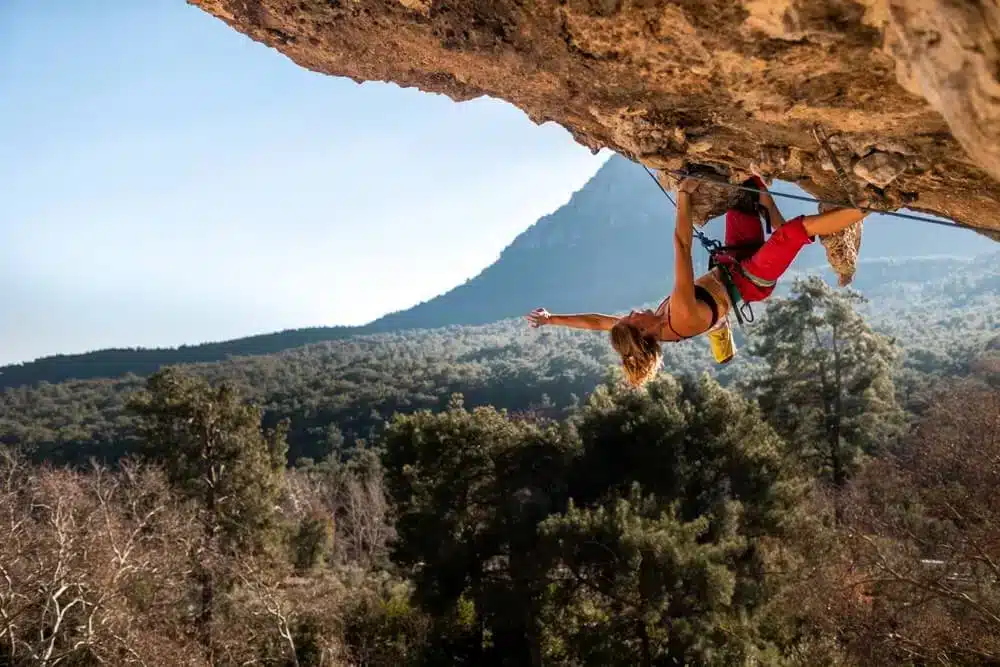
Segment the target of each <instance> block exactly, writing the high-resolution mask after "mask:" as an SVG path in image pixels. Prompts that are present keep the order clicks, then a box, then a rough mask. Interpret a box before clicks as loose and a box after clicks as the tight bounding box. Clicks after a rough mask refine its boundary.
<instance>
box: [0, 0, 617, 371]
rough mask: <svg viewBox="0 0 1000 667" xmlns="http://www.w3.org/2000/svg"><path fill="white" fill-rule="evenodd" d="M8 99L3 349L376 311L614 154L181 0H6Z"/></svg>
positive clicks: (1, 5) (500, 108)
mask: <svg viewBox="0 0 1000 667" xmlns="http://www.w3.org/2000/svg"><path fill="white" fill-rule="evenodd" d="M0 100H3V103H2V104H0V153H2V154H3V156H4V159H3V160H0V200H2V202H0V285H2V288H0V364H3V363H9V362H15V361H24V360H29V359H33V358H35V357H38V356H42V355H47V354H54V353H71V352H81V351H86V350H92V349H98V348H103V347H113V346H137V345H139V346H159V345H178V344H181V343H196V342H201V341H208V340H222V339H227V338H233V337H239V336H243V335H248V334H252V333H259V332H266V331H274V330H279V329H284V328H291V327H300V326H315V325H331V324H357V323H362V322H366V321H369V320H371V319H374V318H375V317H377V316H379V315H381V314H382V313H384V312H387V311H391V310H397V309H400V308H404V307H407V306H409V305H412V304H414V303H417V302H419V301H421V300H424V299H427V298H430V297H432V296H434V295H436V294H438V293H440V292H442V291H445V290H447V289H449V288H450V287H452V286H454V285H456V284H458V283H461V282H463V281H464V280H465V279H467V278H469V277H471V276H473V275H475V274H476V273H477V272H478V271H479V270H480V269H482V268H483V267H485V266H486V265H488V264H489V263H491V262H492V261H493V260H494V259H496V257H497V255H498V254H499V252H500V250H501V249H502V248H503V247H504V246H505V245H506V244H507V243H509V242H510V241H511V240H512V239H513V238H514V237H515V236H516V235H517V234H518V233H519V232H521V231H522V230H524V229H525V228H526V227H528V226H529V225H530V224H531V223H532V222H534V221H535V220H536V219H537V218H538V217H540V216H541V215H544V214H545V213H548V212H551V211H553V210H555V209H556V208H558V207H559V206H560V205H562V204H563V203H565V202H566V201H567V200H568V199H569V197H570V195H571V194H572V192H573V191H575V190H576V189H578V188H580V187H581V186H582V185H583V184H584V183H585V182H586V181H587V179H588V178H589V177H590V176H591V175H592V174H593V173H594V172H595V171H596V170H597V168H598V167H599V166H600V164H601V163H602V162H603V161H604V160H605V159H606V158H607V154H601V155H598V156H593V155H591V154H590V152H589V151H587V150H586V149H584V148H583V147H581V146H579V145H577V144H575V143H574V142H573V141H572V139H571V137H570V136H569V134H568V133H567V132H565V131H564V130H563V129H562V128H560V127H558V126H555V125H553V124H547V125H544V126H541V127H540V126H536V125H534V124H533V123H531V122H530V121H529V120H528V119H527V117H526V116H525V115H524V114H523V113H521V112H520V111H519V110H517V109H515V108H514V107H512V106H510V105H507V104H505V103H502V102H497V101H494V100H487V99H481V100H475V101H472V102H466V103H463V104H455V103H453V102H452V101H450V100H449V99H447V98H444V97H441V96H436V95H428V94H425V93H420V92H418V91H416V90H404V89H400V88H398V87H396V86H394V85H389V84H376V83H368V84H364V85H358V84H355V83H353V82H351V81H348V80H345V79H336V78H333V77H329V76H322V75H319V74H314V73H312V72H308V71H306V70H304V69H301V68H299V67H298V66H296V65H294V64H293V63H292V62H291V61H289V60H288V59H286V58H285V57H284V56H282V55H281V54H279V53H278V52H276V51H274V50H271V49H269V48H267V47H265V46H263V45H261V44H257V43H254V42H252V41H250V40H249V39H247V38H245V37H243V36H242V35H240V34H238V33H236V32H235V31H233V30H231V29H229V28H228V27H226V26H225V25H224V24H223V23H221V22H220V21H217V20H216V19H214V18H212V17H211V16H209V15H207V14H205V13H203V12H201V11H200V10H198V9H195V8H193V7H190V6H188V5H186V4H185V3H184V2H182V1H181V0H142V2H128V3H126V2H118V1H116V0H88V1H87V2H80V1H79V0H48V1H46V2H38V1H37V0H2V2H0Z"/></svg>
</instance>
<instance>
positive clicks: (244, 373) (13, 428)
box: [0, 257, 1000, 462]
mask: <svg viewBox="0 0 1000 667" xmlns="http://www.w3.org/2000/svg"><path fill="white" fill-rule="evenodd" d="M995 266H996V258H992V257H991V258H986V259H985V260H984V261H970V260H960V259H938V260H929V259H928V260H910V261H902V262H901V261H882V262H871V263H867V264H866V265H865V266H864V267H863V270H862V271H860V272H859V277H858V282H857V286H858V287H859V288H861V290H862V291H863V293H865V294H866V295H867V296H868V298H869V299H870V300H871V301H870V303H868V304H862V305H861V306H860V307H859V311H860V312H862V313H864V314H865V316H866V317H867V318H868V321H869V322H870V323H871V324H872V326H873V327H874V328H875V329H876V330H879V331H883V332H886V333H888V334H890V335H892V336H895V337H896V338H897V339H898V340H899V343H900V345H901V346H902V349H903V351H904V355H905V356H904V359H905V363H904V366H903V368H902V369H901V370H900V371H899V373H900V377H901V378H902V379H903V380H905V384H904V385H902V386H901V390H902V391H903V392H904V393H910V392H918V390H920V389H921V388H923V387H925V386H926V385H927V384H928V383H929V382H930V380H928V379H927V378H930V377H933V375H934V374H935V373H939V372H947V373H962V372H964V369H967V367H968V364H969V363H970V361H971V360H972V359H975V358H976V357H977V356H978V355H980V354H981V353H982V352H983V351H984V350H985V349H986V345H987V343H988V341H989V340H990V339H992V338H993V337H995V336H996V335H997V333H998V330H1000V274H998V272H997V271H996V269H995V268H994V267H995ZM827 276H828V279H829V280H832V274H830V273H829V272H828V273H827ZM793 279H794V276H790V279H789V281H788V283H787V284H786V286H785V287H783V289H782V290H781V291H780V292H779V294H787V293H788V289H789V286H790V285H791V284H792V281H793ZM757 314H758V317H759V318H762V317H763V314H764V309H763V308H761V307H760V306H758V307H757ZM760 326H761V323H760V321H758V322H757V323H755V324H753V325H751V326H750V328H749V329H748V331H749V332H750V335H751V336H753V335H754V332H755V331H757V330H759V328H760ZM737 343H738V345H739V347H740V348H741V351H740V354H739V356H738V357H737V360H736V361H735V362H734V363H731V364H729V365H727V366H725V367H722V368H718V367H715V366H714V364H713V363H712V361H711V355H710V353H709V350H708V347H707V343H706V342H705V341H704V340H702V339H695V340H692V341H688V342H685V343H682V344H677V345H665V346H664V353H665V358H664V363H665V367H666V369H667V371H669V372H680V373H699V372H702V371H709V372H711V373H713V374H715V375H717V377H718V378H719V379H720V381H721V382H722V383H723V384H727V385H728V384H731V383H733V382H734V381H737V380H740V379H741V378H745V377H748V376H749V375H750V374H752V373H753V372H754V369H755V365H756V363H757V362H755V361H754V360H753V359H752V358H751V357H750V356H749V355H748V354H747V353H746V347H747V343H748V341H747V340H746V339H745V338H744V336H743V335H742V334H741V333H739V332H738V333H737ZM616 363H617V359H616V357H615V355H614V353H613V351H612V350H611V348H610V345H609V344H608V342H607V340H606V339H605V337H604V336H602V335H600V334H595V333H588V332H576V331H568V330H560V329H557V328H545V329H541V330H532V329H530V328H529V327H527V326H526V324H525V323H524V322H523V321H522V320H508V321H503V322H499V323H494V324H490V325H483V326H477V327H465V326H453V327H446V328H441V329H434V330H420V331H407V332H396V333H385V334H376V335H369V336H357V337H353V338H350V339H347V340H343V341H333V342H326V343H320V344H315V345H310V346H306V347H301V348H297V349H294V350H288V351H285V352H282V353H279V354H273V355H263V356H249V357H240V358H236V359H232V360H229V361H225V362H218V363H211V364H198V365H194V366H191V367H190V368H191V371H192V372H194V373H196V374H198V375H200V376H203V377H206V378H208V379H210V380H212V381H221V380H228V381H231V382H234V383H235V384H236V385H237V386H239V387H240V388H241V389H242V390H243V391H244V392H245V393H246V394H247V395H248V396H249V397H251V398H252V399H254V400H255V401H258V402H260V403H261V404H262V405H263V406H264V407H265V421H266V422H267V423H268V424H274V423H277V421H278V420H279V419H281V418H286V417H287V418H289V419H290V420H291V425H290V428H291V430H290V432H289V435H288V441H289V446H290V458H291V460H292V461H294V460H296V459H297V458H298V457H301V456H306V457H312V458H315V459H320V458H323V457H324V456H326V455H327V454H328V453H330V452H331V451H333V450H336V449H338V448H340V447H341V446H342V444H343V442H344V441H345V440H346V441H347V443H348V445H350V444H351V443H354V442H355V441H356V440H357V439H358V438H370V437H371V436H372V434H373V431H374V430H377V429H378V428H379V427H380V425H381V424H382V421H383V420H384V419H385V418H387V417H389V416H391V415H392V414H393V413H394V412H396V411H405V412H409V411H413V410H416V409H419V408H432V409H433V408H440V407H441V406H442V405H444V404H445V403H446V402H447V400H448V397H449V396H450V395H451V394H452V393H454V392H459V393H462V394H464V395H465V400H466V403H467V404H468V405H487V404H488V405H494V406H497V407H501V408H508V409H511V410H515V411H530V410H535V409H539V408H540V409H543V410H544V412H545V413H546V414H550V415H553V414H561V410H562V409H564V408H567V407H569V406H572V405H574V404H575V403H576V401H577V399H578V398H582V397H583V396H585V395H586V394H588V393H589V392H590V391H591V390H592V389H593V387H594V386H595V385H597V384H598V383H599V382H600V381H601V379H602V378H604V377H605V376H606V375H607V374H608V372H609V371H610V370H611V369H613V368H614V367H615V365H616ZM141 385H142V379H141V378H140V377H138V376H134V375H133V376H128V377H124V378H117V379H109V380H93V381H70V382H65V383H57V384H48V383H43V384H41V385H39V386H37V387H33V388H32V387H19V388H9V389H6V390H4V391H3V393H2V394H0V442H3V443H7V444H16V445H24V446H30V447H31V448H32V449H33V450H34V456H35V457H36V458H38V459H45V460H54V461H73V462H82V461H85V460H86V459H87V457H89V456H92V455H96V456H98V457H100V458H102V459H105V460H115V459H116V458H117V457H118V456H120V455H122V454H123V453H126V452H128V451H130V450H131V444H130V443H131V442H132V440H133V437H134V434H132V431H131V427H132V419H131V418H130V417H129V416H128V415H127V414H126V412H125V410H124V403H125V399H126V397H127V395H128V394H129V393H130V392H132V391H134V390H136V389H137V388H138V387H140V386H141ZM918 393H919V392H918Z"/></svg>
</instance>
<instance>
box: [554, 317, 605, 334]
mask: <svg viewBox="0 0 1000 667" xmlns="http://www.w3.org/2000/svg"><path fill="white" fill-rule="evenodd" d="M617 321H618V318H617V317H612V316H611V315H601V314H600V313H577V314H575V315H550V316H549V319H548V324H554V325H556V326H561V327H569V328H571V329H588V330H590V331H610V330H611V327H613V326H614V325H615V322H617Z"/></svg>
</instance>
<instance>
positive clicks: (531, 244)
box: [0, 156, 997, 388]
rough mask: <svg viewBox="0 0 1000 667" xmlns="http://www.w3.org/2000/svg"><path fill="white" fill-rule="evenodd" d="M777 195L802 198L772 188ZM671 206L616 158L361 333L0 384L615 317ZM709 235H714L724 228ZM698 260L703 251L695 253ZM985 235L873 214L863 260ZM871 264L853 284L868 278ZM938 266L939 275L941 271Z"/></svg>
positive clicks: (221, 347) (191, 352) (29, 372)
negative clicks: (444, 330)
mask: <svg viewBox="0 0 1000 667" xmlns="http://www.w3.org/2000/svg"><path fill="white" fill-rule="evenodd" d="M775 190H776V191H786V192H790V193H793V194H799V195H804V194H806V193H804V192H803V191H802V190H800V189H799V188H797V187H796V186H793V185H790V184H786V183H779V184H776V185H775ZM779 204H780V206H781V209H782V211H783V212H784V213H785V215H786V216H787V217H789V218H790V217H793V216H795V215H800V214H808V213H815V212H816V210H815V207H814V206H811V205H809V204H806V203H803V202H799V201H795V200H787V199H782V200H780V201H779ZM673 216H674V209H673V207H672V206H671V205H670V204H669V202H667V200H666V199H665V198H664V197H663V195H662V193H661V192H660V191H659V190H658V189H657V188H656V186H655V185H654V184H653V183H652V182H651V181H650V180H649V178H648V176H647V175H646V173H645V172H644V171H643V170H642V168H641V167H639V166H638V165H636V164H634V163H632V162H629V161H628V160H626V159H625V158H622V157H619V156H614V157H612V158H611V159H609V160H608V162H607V163H606V164H605V165H604V166H603V167H602V168H601V169H600V170H599V171H598V172H597V173H596V174H595V175H594V177H593V178H592V179H591V180H590V181H589V182H588V183H587V184H586V185H585V186H584V187H583V188H581V190H580V191H579V192H577V193H576V194H574V195H573V196H572V198H571V199H570V200H569V201H568V202H567V203H566V205H565V206H562V207H561V208H560V209H559V210H557V211H555V212H554V213H552V214H551V215H547V216H545V217H543V218H541V219H540V220H538V221H537V222H536V223H535V224H533V225H531V226H530V227H529V228H528V229H526V230H525V231H524V232H523V233H522V234H520V235H518V237H517V238H516V239H514V241H513V242H512V243H511V244H510V245H509V246H508V247H507V248H506V249H504V250H503V252H502V253H501V254H500V256H499V257H498V259H497V261H496V262H494V263H493V264H492V265H490V266H489V267H487V268H485V269H484V270H483V271H482V272H481V273H480V274H479V275H477V276H475V277H473V278H471V279H470V280H468V281H467V282H466V283H464V284H462V285H458V286H457V287H455V288H454V289H452V290H449V291H448V292H446V293H445V294H442V295H440V296H437V297H435V298H433V299H431V300H429V301H427V302H425V303H420V304H417V305H415V306H413V307H412V308H408V309H406V310H404V311H401V312H397V313H390V314H388V315H385V316H384V317H381V318H379V319H377V320H375V321H374V322H370V323H369V324H367V325H364V326H359V327H312V328H307V329H295V330H289V331H281V332H277V333H271V334H262V335H258V336H249V337H246V338H241V339H237V340H232V341H223V342H216V343H205V344H200V345H185V346H181V347H178V348H173V349H112V350H100V351H96V352H91V353H87V354H70V355H55V356H51V357H44V358H42V359H38V360H35V361H33V362H27V363H24V364H13V365H8V366H4V367H0V388H3V387H16V386H20V385H24V384H35V383H38V382H42V381H44V382H61V381H63V380H69V379H87V378H109V377H121V376H124V375H127V374H129V373H131V374H134V375H139V376H145V375H149V374H151V373H154V372H156V370H158V369H159V368H160V367H162V366H167V365H174V364H185V363H208V362H213V361H223V360H226V359H229V358H231V357H235V356H248V355H262V354H272V353H276V352H281V351H283V350H288V349H293V348H296V347H301V346H303V345H308V344H311V343H319V342H324V341H332V340H342V339H344V338H348V337H351V336H356V335H360V334H370V333H385V332H390V331H399V330H404V329H431V328H439V327H444V326H451V325H472V324H487V323H490V322H496V321H498V320H501V319H505V318H510V317H516V316H518V315H520V314H522V313H525V312H527V311H530V310H531V309H533V308H535V307H537V306H545V307H547V308H549V309H550V310H552V311H553V312H558V311H594V310H598V311H599V310H608V311H622V310H627V309H629V308H630V307H632V306H633V305H635V304H637V303H643V302H647V301H657V300H659V299H661V298H662V297H663V295H664V294H665V293H667V292H668V291H669V289H670V285H671V280H672V277H671V273H670V271H669V267H670V265H671V262H672V253H673V241H672V234H673ZM707 231H708V232H709V233H710V234H712V235H714V236H716V237H721V236H722V221H721V220H714V221H712V222H710V223H709V224H708V225H707ZM695 252H696V255H697V256H696V263H697V264H698V265H699V266H703V265H704V263H705V255H704V253H703V252H702V250H701V248H700V247H698V248H696V250H695ZM996 252H997V246H996V245H994V244H993V242H992V241H990V240H988V239H987V238H986V237H984V236H981V235H978V234H976V233H975V232H971V231H967V230H961V229H957V230H956V229H947V228H943V227H937V226H932V225H921V226H920V227H919V228H917V227H916V226H915V225H914V224H912V223H909V222H905V221H900V220H896V219H893V218H886V217H883V216H872V217H871V218H870V219H869V220H868V221H867V222H866V223H865V232H864V241H863V244H862V249H861V258H862V259H863V260H878V259H890V260H908V259H914V258H919V257H924V258H927V257H937V258H940V257H942V256H950V257H957V258H970V257H972V256H975V255H977V254H984V253H996ZM824 262H825V260H824V256H823V251H822V248H820V247H819V244H816V246H815V247H810V248H807V249H805V250H804V251H803V252H802V253H801V255H800V257H799V258H798V259H797V260H796V262H795V264H794V267H795V268H797V269H799V270H807V269H810V268H814V267H818V266H821V265H823V264H824ZM878 266H879V263H878V262H876V263H874V264H872V265H871V266H870V267H868V268H867V269H865V270H863V271H862V272H861V274H860V275H859V277H858V280H859V284H862V283H863V285H862V287H861V289H862V291H865V288H864V285H870V284H875V283H877V281H878V280H880V275H879V273H880V271H879V270H878V269H877V268H875V267H878ZM944 266H945V265H944V264H940V265H937V270H939V271H940V270H944V269H943V267H944Z"/></svg>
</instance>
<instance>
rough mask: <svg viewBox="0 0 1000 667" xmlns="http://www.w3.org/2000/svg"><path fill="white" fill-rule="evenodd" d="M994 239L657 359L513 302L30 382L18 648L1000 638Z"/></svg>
mask: <svg viewBox="0 0 1000 667" xmlns="http://www.w3.org/2000/svg"><path fill="white" fill-rule="evenodd" d="M991 266H992V265H991V264H988V263H987V264H977V263H972V262H964V263H962V262H959V263H957V264H952V265H950V267H949V269H948V271H947V272H946V273H947V275H945V276H942V277H939V278H937V279H936V280H929V281H928V280H917V279H914V278H913V277H912V276H911V278H910V280H909V281H907V280H906V279H904V276H906V275H909V274H908V273H907V272H908V271H909V272H916V273H918V274H919V273H923V274H924V275H925V277H926V269H927V268H928V267H927V266H926V265H921V266H916V267H914V266H910V267H901V266H894V265H892V264H886V265H884V266H883V267H882V271H883V279H884V285H885V287H884V289H883V291H882V294H881V298H880V299H879V300H878V301H874V295H873V301H871V302H868V303H866V302H865V301H864V300H863V297H861V295H860V294H858V293H855V292H852V291H846V290H836V289H833V288H831V287H830V286H829V285H828V284H827V283H826V282H824V281H823V280H820V279H818V278H811V279H802V280H799V281H796V282H794V283H792V284H790V285H789V286H788V287H787V289H786V290H785V291H784V293H783V296H782V297H780V298H775V299H773V300H772V301H771V302H770V303H769V305H768V307H767V308H766V309H760V312H759V313H758V319H757V320H756V322H755V323H754V325H753V332H752V334H750V336H749V337H748V338H747V339H746V340H744V341H742V342H741V352H740V357H739V361H738V362H736V363H733V364H730V365H727V366H725V367H723V368H721V369H716V368H714V367H713V366H711V364H710V361H709V360H710V356H709V355H708V351H707V350H706V349H705V347H704V346H703V345H702V344H701V343H700V342H694V341H692V342H691V343H690V344H684V345H677V346H672V347H670V348H668V350H667V364H668V370H669V371H670V372H664V373H661V375H660V376H659V378H658V379H656V380H655V381H653V382H652V383H650V384H649V385H648V386H646V387H644V388H643V389H641V390H635V389H630V388H628V387H626V386H624V384H623V383H621V382H620V381H619V380H618V378H616V375H615V371H614V369H613V366H611V362H612V361H613V360H612V359H611V357H610V355H609V353H608V349H607V348H608V346H607V343H606V341H604V340H603V338H602V337H600V336H586V335H583V334H581V333H574V332H565V331H558V330H549V329H542V330H539V331H532V330H528V329H527V328H526V327H525V326H524V325H523V323H521V322H517V323H515V322H501V323H498V324H494V325H489V326H484V327H458V326H456V327H450V328H446V329H440V330H433V331H424V332H410V333H394V334H382V335H376V336H369V337H359V338H352V339H348V340H344V341H340V342H331V343H323V344H319V345H313V346H308V347H305V348H301V349H299V350H292V351H288V352H284V353H281V354H276V355H268V356H261V357H249V358H244V359H236V360H231V361H228V362H222V363H213V364H204V365H193V366H188V367H181V368H170V369H164V370H161V371H159V372H157V373H156V374H154V375H152V376H151V377H149V378H145V379H142V378H138V377H130V378H124V379H116V380H104V381H96V380H93V381H73V382H67V383H62V384H54V385H48V384H41V385H39V386H37V387H20V388H13V389H7V390H5V391H4V394H3V412H2V418H3V425H2V432H3V438H4V442H6V443H7V445H6V446H3V447H0V518H2V520H0V664H5V665H38V664H44V665H55V664H73V665H92V664H93V665H97V664H137V665H138V664H144V665H176V664H190V665H242V664H273V665H299V666H305V665H352V666H362V665H364V666H370V667H376V666H383V665H384V666H392V667H405V666H413V667H418V666H424V667H431V666H437V665H442V666H443V665H469V666H473V665H475V666H477V667H479V666H490V665H496V666H507V665H510V666H514V665H517V666H521V665H529V666H532V667H542V666H553V667H555V666H566V667H570V666H583V665H602V666H603V665H608V666H619V665H620V666H623V667H624V666H629V667H631V666H635V665H638V666H641V667H654V666H656V667H661V666H662V667H667V666H673V665H705V666H709V667H712V666H719V667H723V666H725V667H729V666H734V667H735V666H744V665H775V666H779V667H781V666H787V667H814V666H829V667H842V666H844V667H846V666H859V667H860V666H862V665H875V664H878V665H882V664H892V665H912V666H914V667H916V666H924V665H970V666H977V667H978V666H985V665H995V664H998V663H1000V639H998V638H1000V569H998V567H997V561H996V554H997V553H1000V509H998V505H997V503H996V488H997V486H998V484H1000V468H998V467H997V465H996V461H997V460H998V459H1000V439H998V438H997V437H996V432H997V429H998V428H1000V339H998V337H997V330H998V327H997V321H996V318H997V317H998V313H1000V309H998V308H997V305H998V290H997V287H998V286H1000V285H998V284H997V281H998V276H997V273H996V271H995V270H993V269H992V268H990V267H991ZM703 371H710V372H703ZM713 375H714V377H713ZM723 383H725V385H726V386H723ZM498 406H504V407H507V408H509V409H502V408H501V407H498ZM425 408H426V409H425ZM393 413H396V414H393ZM91 453H93V454H98V455H100V456H101V457H103V458H105V459H106V460H105V461H104V462H99V461H91V462H87V461H85V460H84V459H85V456H86V455H87V454H91ZM123 453H127V454H128V455H129V456H128V457H126V458H119V455H120V454H123ZM39 459H46V460H47V461H46V462H44V463H43V462H40V461H39ZM289 460H292V461H294V462H295V465H293V466H289V465H288V463H289ZM62 463H70V464H73V465H70V466H62V465H61V464H62Z"/></svg>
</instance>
